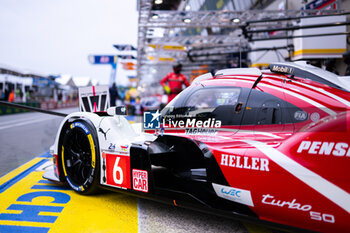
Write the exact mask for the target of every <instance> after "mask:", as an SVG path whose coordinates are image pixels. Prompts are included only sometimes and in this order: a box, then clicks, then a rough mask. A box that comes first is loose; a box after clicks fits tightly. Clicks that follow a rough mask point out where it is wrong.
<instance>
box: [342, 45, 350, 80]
mask: <svg viewBox="0 0 350 233" xmlns="http://www.w3.org/2000/svg"><path fill="white" fill-rule="evenodd" d="M343 61H344V63H345V64H346V65H347V66H346V70H345V74H344V75H345V76H349V75H350V51H346V52H345V53H343Z"/></svg>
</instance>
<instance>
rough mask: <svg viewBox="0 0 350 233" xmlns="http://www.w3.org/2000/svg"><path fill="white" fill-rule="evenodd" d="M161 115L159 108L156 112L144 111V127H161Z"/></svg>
mask: <svg viewBox="0 0 350 233" xmlns="http://www.w3.org/2000/svg"><path fill="white" fill-rule="evenodd" d="M160 116H161V114H160V113H159V110H157V111H156V112H144V113H143V128H144V129H159V128H160Z"/></svg>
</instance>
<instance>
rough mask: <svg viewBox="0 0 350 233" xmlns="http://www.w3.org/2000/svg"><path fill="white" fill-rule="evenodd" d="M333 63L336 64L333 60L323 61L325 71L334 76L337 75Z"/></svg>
mask: <svg viewBox="0 0 350 233" xmlns="http://www.w3.org/2000/svg"><path fill="white" fill-rule="evenodd" d="M335 63H336V60H335V59H330V58H328V59H326V60H325V61H324V66H325V68H326V70H327V71H329V72H332V73H334V74H336V75H339V73H338V71H337V70H336V68H335Z"/></svg>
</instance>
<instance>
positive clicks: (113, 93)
mask: <svg viewBox="0 0 350 233" xmlns="http://www.w3.org/2000/svg"><path fill="white" fill-rule="evenodd" d="M109 98H110V101H111V102H110V106H111V107H113V106H116V105H117V106H118V105H121V103H120V102H119V101H120V96H119V93H118V88H117V85H116V84H115V83H113V85H112V87H110V88H109Z"/></svg>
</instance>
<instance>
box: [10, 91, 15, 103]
mask: <svg viewBox="0 0 350 233" xmlns="http://www.w3.org/2000/svg"><path fill="white" fill-rule="evenodd" d="M14 101H15V91H14V90H12V91H11V92H10V94H9V102H10V103H13V102H14Z"/></svg>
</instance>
